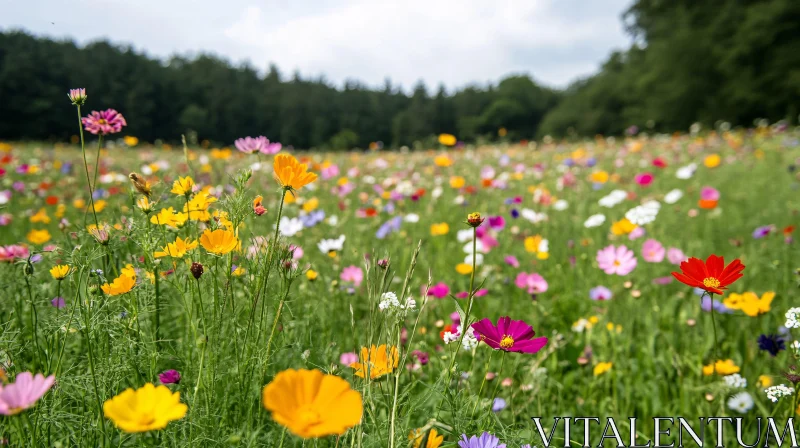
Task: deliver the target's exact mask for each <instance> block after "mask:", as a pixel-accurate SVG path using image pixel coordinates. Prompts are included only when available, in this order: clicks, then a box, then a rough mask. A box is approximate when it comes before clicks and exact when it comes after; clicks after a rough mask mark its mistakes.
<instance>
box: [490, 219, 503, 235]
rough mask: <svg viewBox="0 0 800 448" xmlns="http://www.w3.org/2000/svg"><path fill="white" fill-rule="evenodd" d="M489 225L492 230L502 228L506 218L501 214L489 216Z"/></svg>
mask: <svg viewBox="0 0 800 448" xmlns="http://www.w3.org/2000/svg"><path fill="white" fill-rule="evenodd" d="M489 227H491V228H492V229H493V230H498V231H499V230H503V229H504V228H505V227H506V219H505V218H503V217H502V216H490V217H489Z"/></svg>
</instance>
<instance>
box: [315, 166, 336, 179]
mask: <svg viewBox="0 0 800 448" xmlns="http://www.w3.org/2000/svg"><path fill="white" fill-rule="evenodd" d="M319 175H320V177H322V180H328V179H332V178H334V177H336V176H338V175H339V165H337V164H335V163H331V164H330V165H327V166H323V167H322V169H321V170H319Z"/></svg>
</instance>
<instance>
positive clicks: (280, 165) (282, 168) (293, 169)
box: [273, 154, 317, 190]
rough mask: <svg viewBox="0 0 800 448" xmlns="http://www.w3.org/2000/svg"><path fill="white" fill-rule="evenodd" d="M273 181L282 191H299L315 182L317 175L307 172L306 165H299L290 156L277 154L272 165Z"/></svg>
mask: <svg viewBox="0 0 800 448" xmlns="http://www.w3.org/2000/svg"><path fill="white" fill-rule="evenodd" d="M273 169H274V170H275V180H277V181H278V183H279V184H281V186H282V187H283V188H284V189H288V190H299V189H300V188H303V187H304V186H306V185H308V184H310V183H311V182H314V181H315V180H317V175H316V174H315V173H311V172H309V171H308V165H306V164H305V163H300V162H298V161H297V159H295V158H294V156H292V155H290V154H278V155H277V156H275V162H274V163H273Z"/></svg>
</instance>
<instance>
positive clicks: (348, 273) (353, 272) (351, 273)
mask: <svg viewBox="0 0 800 448" xmlns="http://www.w3.org/2000/svg"><path fill="white" fill-rule="evenodd" d="M339 278H340V279H341V280H342V281H343V282H349V283H352V284H353V286H354V287H356V288H358V287H359V286H360V285H361V282H362V281H364V272H363V271H362V270H361V268H360V267H358V266H348V267H346V268H344V269H342V273H341V274H340V275H339Z"/></svg>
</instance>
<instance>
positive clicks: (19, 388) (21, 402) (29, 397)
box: [0, 372, 56, 415]
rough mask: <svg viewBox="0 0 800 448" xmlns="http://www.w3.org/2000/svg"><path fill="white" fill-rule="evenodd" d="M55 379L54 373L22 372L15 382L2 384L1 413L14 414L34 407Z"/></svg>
mask: <svg viewBox="0 0 800 448" xmlns="http://www.w3.org/2000/svg"><path fill="white" fill-rule="evenodd" d="M55 381H56V377H55V376H54V375H50V376H48V377H47V378H45V377H44V375H42V374H41V373H37V374H36V376H33V374H32V373H30V372H22V373H20V374H19V375H17V378H16V380H15V381H14V382H13V383H10V384H6V385H0V414H2V415H14V414H18V413H20V412H22V411H24V410H25V409H28V408H30V407H32V406H33V405H34V404H36V402H37V401H38V400H39V399H40V398H42V395H44V394H45V392H47V391H48V390H50V388H51V387H52V386H53V383H54V382H55Z"/></svg>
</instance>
